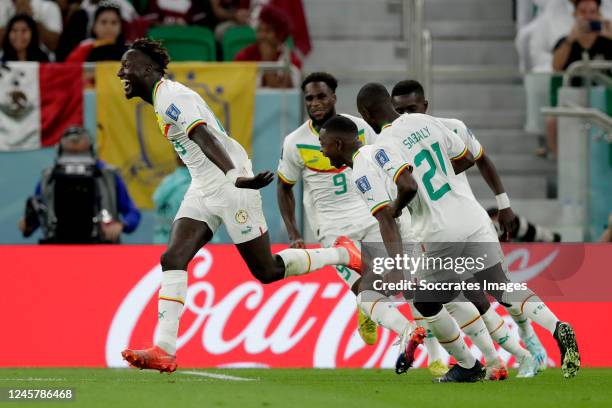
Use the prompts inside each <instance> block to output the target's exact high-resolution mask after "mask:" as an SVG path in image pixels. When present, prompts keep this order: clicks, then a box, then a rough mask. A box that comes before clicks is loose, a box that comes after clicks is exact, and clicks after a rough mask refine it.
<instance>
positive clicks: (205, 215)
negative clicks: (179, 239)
mask: <svg viewBox="0 0 612 408" xmlns="http://www.w3.org/2000/svg"><path fill="white" fill-rule="evenodd" d="M179 218H191V219H194V220H198V221H203V222H205V223H206V224H207V225H208V227H209V228H210V229H211V231H212V232H213V234H214V233H215V232H216V231H217V228H219V225H221V223H223V224H224V225H225V229H226V230H227V233H228V234H229V236H230V238H231V239H232V241H233V242H234V244H241V243H243V242H248V241H251V240H253V239H255V238H257V237H260V236H262V235H263V234H264V233H265V232H266V231H268V225H267V224H266V219H265V217H264V214H263V208H262V204H261V195H260V194H259V191H258V190H251V189H246V188H236V187H234V186H232V185H230V184H225V185H223V186H221V187H219V191H217V193H216V194H215V195H214V196H202V195H201V194H198V191H197V190H193V191H192V190H189V191H187V194H185V198H184V199H183V202H182V203H181V207H180V208H179V210H178V212H177V213H176V217H174V220H175V221H176V220H178V219H179Z"/></svg>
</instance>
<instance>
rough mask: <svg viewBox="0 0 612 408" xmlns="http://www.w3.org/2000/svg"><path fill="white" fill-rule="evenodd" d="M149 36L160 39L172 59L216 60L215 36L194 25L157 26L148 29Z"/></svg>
mask: <svg viewBox="0 0 612 408" xmlns="http://www.w3.org/2000/svg"><path fill="white" fill-rule="evenodd" d="M148 35H149V37H151V38H153V39H156V40H162V41H163V43H164V46H165V47H166V48H167V49H168V53H169V54H170V58H171V59H172V61H216V60H217V58H216V55H217V51H216V44H215V36H214V35H213V33H212V31H210V30H209V29H208V28H204V27H196V26H159V27H153V28H151V29H150V30H149V33H148Z"/></svg>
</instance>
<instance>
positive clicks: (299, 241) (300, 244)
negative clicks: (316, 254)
mask: <svg viewBox="0 0 612 408" xmlns="http://www.w3.org/2000/svg"><path fill="white" fill-rule="evenodd" d="M290 240H291V242H290V243H289V248H295V249H306V244H305V243H304V238H302V237H295V238H290Z"/></svg>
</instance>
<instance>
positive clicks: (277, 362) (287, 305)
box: [0, 244, 612, 367]
mask: <svg viewBox="0 0 612 408" xmlns="http://www.w3.org/2000/svg"><path fill="white" fill-rule="evenodd" d="M285 247H286V246H283V245H275V246H274V248H273V250H274V251H275V252H276V251H279V250H281V249H283V248H285ZM611 249H612V247H611V246H609V245H605V244H590V245H589V244H587V245H585V244H580V245H553V244H543V245H539V244H530V245H517V244H512V245H506V246H504V251H505V253H506V256H507V260H508V264H509V270H510V273H511V276H514V277H517V276H520V277H521V279H522V280H526V281H528V282H529V284H530V286H532V287H534V288H537V290H538V291H539V292H544V295H542V298H544V299H545V300H547V301H548V304H549V306H550V308H551V309H552V310H553V312H555V313H556V314H557V315H558V316H559V318H561V319H562V320H566V321H569V322H571V323H572V325H573V326H574V328H575V330H576V334H577V338H578V343H579V346H580V351H581V354H582V362H583V365H585V366H612V355H610V353H607V352H606V351H607V349H608V347H607V341H608V339H609V338H612V327H610V326H611V325H610V324H609V316H611V315H612V296H611V295H609V294H608V293H609V292H610V289H609V286H608V280H610V278H608V277H607V275H609V274H610V273H611V272H612V270H611V269H612V268H610V265H611V264H612V250H611ZM163 250H164V247H163V246H153V245H151V246H0V255H1V259H2V261H3V262H2V264H3V269H4V273H3V274H2V278H3V279H2V280H3V285H2V288H3V291H2V292H3V293H2V297H1V301H0V302H1V305H2V308H1V310H2V321H3V327H4V331H3V335H2V336H0V347H2V350H4V351H5V353H3V356H2V357H1V358H0V366H3V367H36V366H39V367H40V366H60V367H76V366H84V367H101V366H109V367H123V366H126V364H125V362H124V361H122V359H121V354H120V352H121V350H122V349H124V348H126V347H137V348H141V347H147V346H150V345H151V344H153V342H154V339H155V331H156V324H157V292H158V290H159V284H160V281H161V273H162V272H161V267H160V266H159V257H160V255H161V253H162V252H163ZM559 271H561V272H559ZM188 272H189V290H188V295H187V299H186V302H185V309H184V313H183V316H182V319H181V325H180V332H179V339H178V352H177V355H178V362H179V365H180V366H181V367H245V366H249V367H254V366H255V367H392V366H393V365H394V362H395V358H396V357H397V346H396V345H394V342H395V341H396V340H397V337H396V335H395V334H393V333H390V332H389V331H387V330H386V329H382V328H380V329H379V340H378V342H377V344H376V345H374V346H367V345H365V344H364V343H363V342H362V341H361V339H360V338H359V336H358V334H357V331H356V329H357V327H356V321H357V320H356V305H355V296H354V295H353V294H352V292H350V291H349V290H348V288H347V286H346V285H345V284H344V283H343V282H342V281H341V280H340V279H339V278H338V276H337V274H336V272H335V271H334V270H333V269H332V268H325V269H323V270H320V271H317V272H315V273H311V274H309V275H306V276H303V277H299V278H291V279H286V280H283V281H280V282H276V283H274V284H271V285H262V284H260V283H259V282H258V281H257V280H255V279H254V278H253V277H252V276H251V275H250V273H249V271H248V269H247V268H246V266H245V265H244V263H243V262H242V259H241V258H240V256H239V254H238V252H237V251H236V249H235V248H234V247H233V246H231V245H209V246H206V247H205V248H204V249H202V250H200V252H199V253H198V255H197V256H196V258H195V259H194V261H193V262H192V263H191V264H190V266H189V271H188ZM515 274H518V275H515ZM513 280H514V278H513ZM583 282H584V283H583ZM589 282H590V283H589ZM550 287H553V288H554V290H550ZM568 288H571V290H570V289H568ZM540 294H541V293H540ZM551 299H552V300H553V302H550V300H551ZM400 310H402V312H403V313H405V314H406V316H408V317H410V312H409V308H408V307H406V305H400ZM498 311H499V312H500V314H502V315H504V317H505V318H506V320H507V322H508V323H510V324H511V325H512V327H513V329H514V330H515V329H516V328H515V327H514V325H513V322H512V320H511V319H510V318H509V316H508V315H507V314H506V312H505V310H504V309H503V308H502V307H498ZM536 330H537V332H538V334H539V335H540V338H541V339H542V342H543V343H544V345H545V346H546V348H547V349H548V351H549V364H550V365H558V351H557V348H556V346H555V343H554V340H553V339H552V336H551V335H550V334H549V333H548V332H547V331H544V330H542V329H540V328H539V327H537V328H536ZM473 350H474V351H475V352H476V353H478V352H477V350H476V349H474V348H473ZM7 351H10V352H7ZM501 355H502V357H504V358H505V359H506V360H507V361H509V363H511V364H512V363H513V359H512V358H511V356H509V355H508V354H507V353H505V352H503V351H502V352H501ZM425 364H426V353H425V352H424V351H423V350H419V351H418V353H417V361H416V364H415V365H416V366H423V365H425Z"/></svg>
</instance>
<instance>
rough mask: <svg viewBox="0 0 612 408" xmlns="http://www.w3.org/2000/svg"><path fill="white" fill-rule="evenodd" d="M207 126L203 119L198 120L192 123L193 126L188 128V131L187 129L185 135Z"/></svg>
mask: <svg viewBox="0 0 612 408" xmlns="http://www.w3.org/2000/svg"><path fill="white" fill-rule="evenodd" d="M205 124H206V122H205V121H204V120H203V119H196V120H194V121H193V122H191V125H189V126H187V129H185V133H186V134H187V135H189V133H191V131H192V130H193V129H195V128H196V127H197V126H200V125H205Z"/></svg>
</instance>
